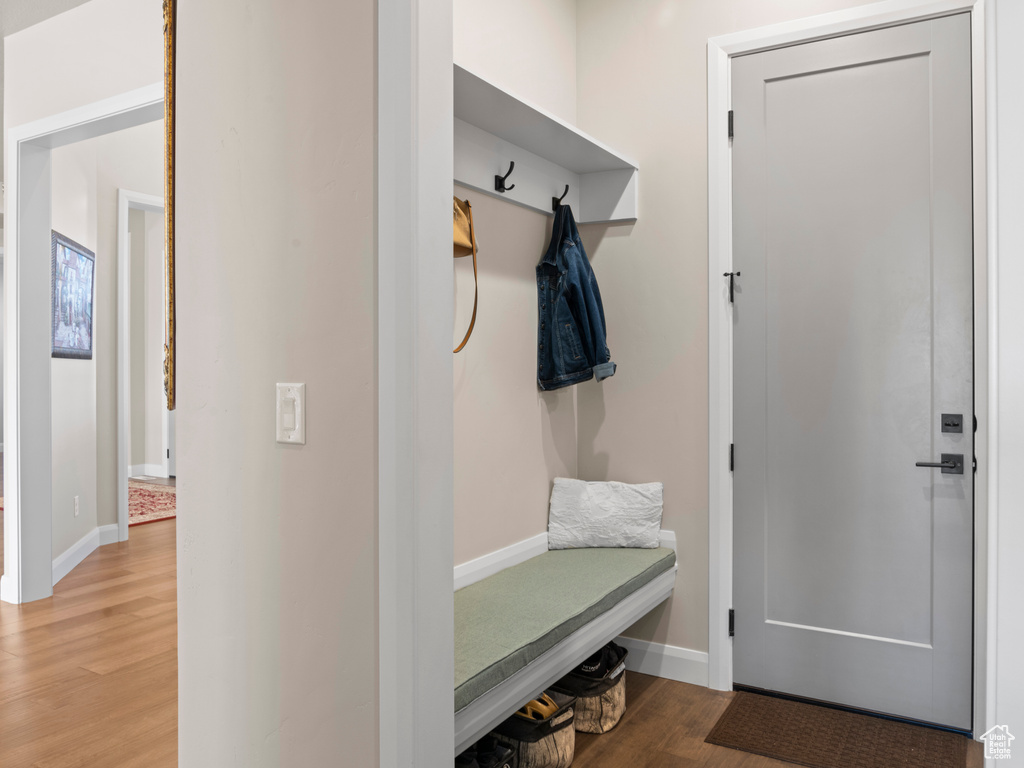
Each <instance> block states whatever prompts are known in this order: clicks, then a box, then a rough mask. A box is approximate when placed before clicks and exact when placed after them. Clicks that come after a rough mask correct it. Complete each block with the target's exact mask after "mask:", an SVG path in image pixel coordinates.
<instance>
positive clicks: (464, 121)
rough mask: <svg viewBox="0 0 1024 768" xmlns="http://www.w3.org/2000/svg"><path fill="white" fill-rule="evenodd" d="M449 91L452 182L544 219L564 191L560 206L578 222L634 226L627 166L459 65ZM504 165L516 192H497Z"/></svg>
mask: <svg viewBox="0 0 1024 768" xmlns="http://www.w3.org/2000/svg"><path fill="white" fill-rule="evenodd" d="M454 85H455V169H454V171H455V173H454V177H455V182H456V183H458V184H461V185H463V186H467V187H470V188H472V189H475V190H477V191H480V192H483V193H485V194H488V195H491V196H493V197H497V198H500V199H503V200H508V201H510V202H513V203H516V204H518V205H522V206H525V207H527V208H531V209H533V210H537V211H541V212H543V213H548V214H550V213H552V210H551V198H552V197H560V196H561V194H562V192H563V190H564V189H565V185H566V184H568V185H569V194H568V196H567V197H566V198H565V201H564V202H565V203H567V204H569V205H571V206H572V209H573V212H574V213H575V214H576V219H577V220H578V221H580V222H584V223H585V222H628V221H635V220H636V216H637V180H638V179H637V177H638V168H637V165H636V163H634V162H633V161H632V160H629V159H628V158H626V157H624V156H623V155H621V154H620V153H618V152H615V151H614V150H612V149H611V148H610V147H608V146H606V145H605V144H602V143H601V142H599V141H597V140H596V139H593V138H591V137H590V136H588V135H586V134H585V133H583V132H582V131H579V130H577V129H576V128H574V127H573V126H571V125H569V124H568V123H566V122H565V121H563V120H561V119H559V118H557V117H555V116H554V115H552V114H550V113H548V112H546V111H545V110H543V109H540V108H539V107H535V106H533V105H531V104H529V103H528V102H526V101H524V100H523V99H519V98H517V97H516V96H515V95H514V94H511V93H509V92H508V91H505V90H503V89H501V88H499V87H498V86H496V85H494V84H493V83H490V82H488V81H486V80H484V79H483V78H481V77H479V76H477V75H474V74H473V73H472V72H469V71H468V70H466V69H464V68H463V67H460V66H458V65H455V66H454ZM510 161H515V164H516V167H515V171H513V173H512V175H511V176H510V177H509V179H508V183H509V184H515V189H513V190H510V191H508V192H505V193H504V194H502V193H499V192H496V191H495V190H494V176H495V174H497V175H504V174H505V172H506V171H507V170H508V167H509V162H510Z"/></svg>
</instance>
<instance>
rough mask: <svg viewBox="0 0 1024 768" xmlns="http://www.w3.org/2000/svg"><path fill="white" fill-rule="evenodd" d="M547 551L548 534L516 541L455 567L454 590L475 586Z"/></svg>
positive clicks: (539, 534)
mask: <svg viewBox="0 0 1024 768" xmlns="http://www.w3.org/2000/svg"><path fill="white" fill-rule="evenodd" d="M547 551H548V534H547V532H545V533H538V534H537V535H536V536H532V537H530V538H529V539H524V540H523V541H518V542H516V543H515V544H513V545H512V546H509V547H505V548H504V549H499V550H498V551H497V552H490V553H488V554H486V555H484V556H483V557H478V558H477V559H476V560H470V561H469V562H468V563H463V564H462V565H456V566H455V588H456V589H462V588H463V587H468V586H469V585H470V584H475V583H476V582H478V581H480V580H481V579H486V578H487V577H488V576H493V575H494V574H496V573H497V572H498V571H503V570H505V569H506V568H511V567H512V566H513V565H519V564H520V563H525V562H526V561H527V560H529V559H530V558H531V557H536V556H537V555H542V554H544V553H545V552H547Z"/></svg>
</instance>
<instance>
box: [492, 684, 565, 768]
mask: <svg viewBox="0 0 1024 768" xmlns="http://www.w3.org/2000/svg"><path fill="white" fill-rule="evenodd" d="M547 694H548V695H549V696H550V697H551V698H552V699H554V701H555V703H556V704H558V710H557V711H556V712H555V713H554V714H552V715H551V716H550V717H548V718H547V719H545V720H524V719H523V718H521V717H518V716H515V715H513V716H512V717H510V718H509V719H508V720H506V721H505V722H503V723H502V724H501V725H499V726H498V727H497V728H496V729H495V731H494V733H493V734H492V735H493V736H494V738H496V739H497V740H498V741H499V742H501V743H502V744H507V745H509V746H510V747H512V748H513V749H515V750H516V762H515V768H569V766H571V765H572V759H573V757H574V756H575V753H576V731H575V729H574V728H573V720H574V717H575V710H574V706H575V704H576V697H575V696H571V695H569V694H565V693H559V692H557V691H547Z"/></svg>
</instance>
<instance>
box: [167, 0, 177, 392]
mask: <svg viewBox="0 0 1024 768" xmlns="http://www.w3.org/2000/svg"><path fill="white" fill-rule="evenodd" d="M177 5H178V4H177V0H164V219H165V220H164V286H165V290H166V297H165V307H166V315H165V318H164V393H165V394H166V395H167V410H169V411H173V410H174V394H175V393H174V374H175V366H174V363H175V355H174V352H175V339H174V308H175V304H174V64H175V37H176V32H177V11H178V8H177Z"/></svg>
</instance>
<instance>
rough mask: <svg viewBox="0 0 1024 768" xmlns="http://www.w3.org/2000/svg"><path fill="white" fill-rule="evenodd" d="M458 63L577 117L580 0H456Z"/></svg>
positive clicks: (567, 116) (562, 115)
mask: <svg viewBox="0 0 1024 768" xmlns="http://www.w3.org/2000/svg"><path fill="white" fill-rule="evenodd" d="M453 5H454V14H455V17H454V22H455V24H454V35H455V40H454V46H455V63H456V64H459V65H460V66H463V67H466V68H467V69H469V70H471V71H472V72H474V73H475V74H478V75H480V76H481V77H483V78H484V79H486V80H490V81H491V82H493V83H495V84H497V85H500V86H501V87H502V88H505V89H506V90H509V91H512V92H513V93H515V94H516V95H518V96H519V97H520V98H523V99H526V100H527V101H530V102H531V103H533V104H535V105H536V106H538V107H542V108H543V109H546V110H547V111H549V112H551V113H552V114H554V115H556V116H558V117H560V118H562V119H563V120H567V121H569V122H570V123H572V122H575V120H576V13H577V11H576V0H517V1H516V2H509V0H454V2H453Z"/></svg>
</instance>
